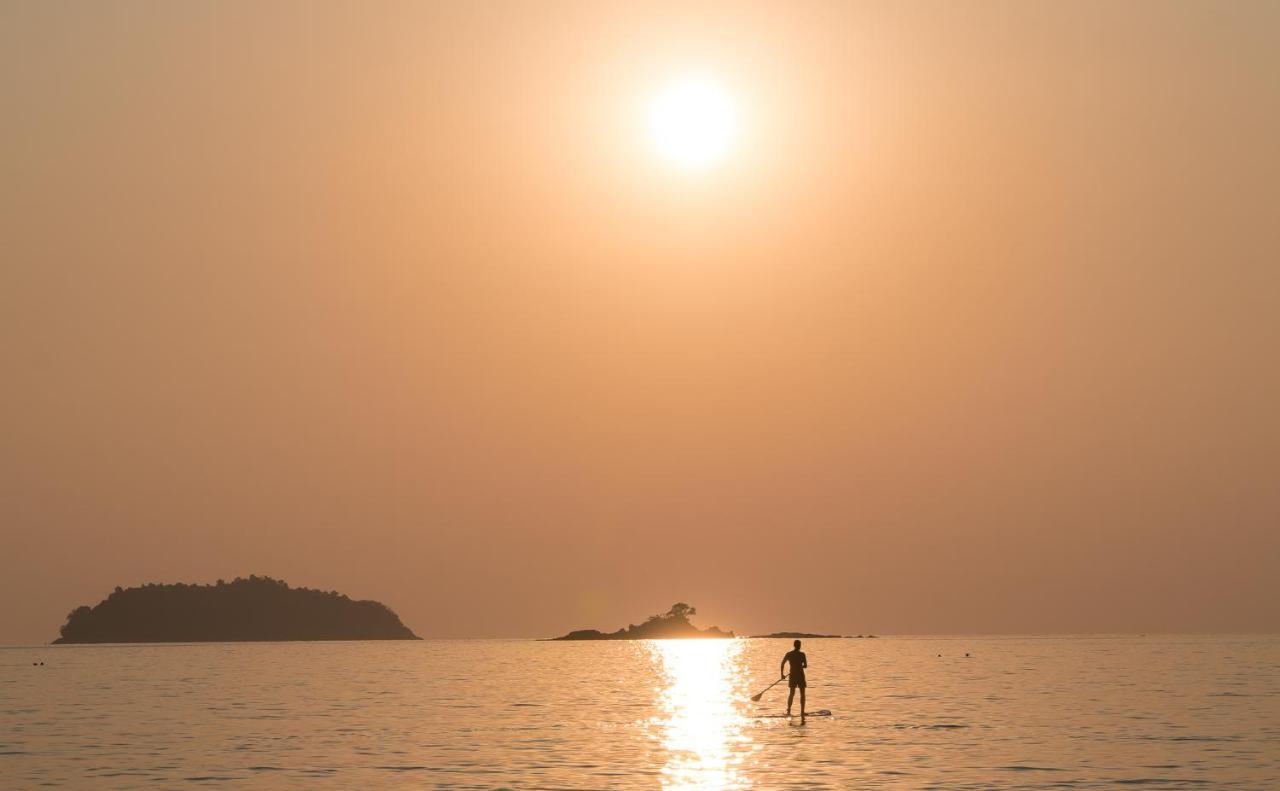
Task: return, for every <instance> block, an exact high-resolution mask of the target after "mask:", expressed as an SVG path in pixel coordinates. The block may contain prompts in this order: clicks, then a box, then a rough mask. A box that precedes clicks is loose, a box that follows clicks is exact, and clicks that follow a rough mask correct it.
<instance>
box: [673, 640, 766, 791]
mask: <svg viewBox="0 0 1280 791" xmlns="http://www.w3.org/2000/svg"><path fill="white" fill-rule="evenodd" d="M648 648H649V651H650V654H651V656H652V657H653V660H654V662H655V663H657V664H658V666H659V669H660V672H661V674H662V676H661V683H662V684H663V685H664V686H663V688H662V689H661V691H660V693H659V694H660V699H659V706H660V708H661V709H662V714H661V715H660V716H658V717H656V718H654V722H653V724H654V725H655V727H656V729H657V736H658V738H659V740H660V741H661V743H662V746H663V747H664V748H665V749H666V752H667V762H666V765H665V766H664V767H663V770H662V774H663V787H664V788H668V789H712V788H714V789H721V788H746V787H747V786H748V785H750V784H749V783H748V782H747V780H746V778H745V777H744V776H743V775H742V774H741V772H740V764H741V762H742V756H743V755H744V753H745V752H746V750H745V749H744V748H746V747H747V746H748V745H747V743H748V742H749V741H750V736H748V735H747V732H746V730H745V729H744V727H743V726H744V721H743V716H742V712H741V711H740V710H739V707H740V706H741V705H742V704H741V698H742V690H741V689H740V686H741V684H740V681H741V679H742V675H741V674H742V656H741V655H742V642H741V641H740V640H653V641H651V642H649V643H648Z"/></svg>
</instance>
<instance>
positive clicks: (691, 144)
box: [649, 77, 737, 167]
mask: <svg viewBox="0 0 1280 791" xmlns="http://www.w3.org/2000/svg"><path fill="white" fill-rule="evenodd" d="M736 127H737V114H736V113H735V111H734V106H733V102H732V101H731V100H730V98H729V94H728V93H726V92H725V90H724V89H723V88H722V87H721V86H720V85H719V84H717V83H716V82H715V81H714V80H712V79H710V78H707V77H686V78H684V79H681V80H678V81H676V82H673V83H671V84H670V85H668V86H667V87H666V88H665V89H664V90H663V91H661V92H660V93H659V94H658V95H657V96H656V97H655V98H654V100H653V104H652V105H650V107H649V130H650V132H651V133H652V134H653V144H654V146H655V147H656V148H657V150H658V153H659V154H661V155H662V156H663V157H664V158H666V159H668V160H670V161H672V162H674V163H676V164H678V165H682V166H684V167H702V166H706V165H711V164H714V163H716V162H718V161H720V160H721V159H723V158H724V156H725V155H726V154H727V153H728V152H729V148H730V145H731V144H732V142H733V137H734V133H735V132H736Z"/></svg>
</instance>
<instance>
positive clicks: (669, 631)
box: [551, 602, 733, 640]
mask: <svg viewBox="0 0 1280 791" xmlns="http://www.w3.org/2000/svg"><path fill="white" fill-rule="evenodd" d="M697 613H698V611H697V610H696V609H695V608H693V607H690V606H689V605H687V604H685V603H684V602H676V603H675V604H673V605H671V609H670V610H667V611H666V612H665V613H662V614H660V615H650V616H649V618H648V619H647V620H646V621H645V622H644V623H642V624H640V625H639V626H637V625H636V624H631V625H630V626H628V627H627V628H625V629H619V630H618V631H616V632H601V631H600V630H598V629H579V630H577V631H574V632H569V633H568V634H566V635H564V636H563V637H553V638H551V639H552V640H666V639H670V638H689V637H733V632H722V631H720V627H718V626H712V627H709V628H706V629H699V628H698V627H696V626H694V625H693V624H691V623H689V616H691V615H697Z"/></svg>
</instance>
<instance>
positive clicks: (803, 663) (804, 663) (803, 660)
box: [800, 654, 809, 667]
mask: <svg viewBox="0 0 1280 791" xmlns="http://www.w3.org/2000/svg"><path fill="white" fill-rule="evenodd" d="M808 666H809V655H808V654H801V655H800V667H808Z"/></svg>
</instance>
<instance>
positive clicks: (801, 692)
mask: <svg viewBox="0 0 1280 791" xmlns="http://www.w3.org/2000/svg"><path fill="white" fill-rule="evenodd" d="M788 708H790V707H788ZM800 719H802V720H803V719H804V687H800Z"/></svg>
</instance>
